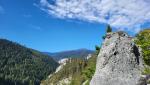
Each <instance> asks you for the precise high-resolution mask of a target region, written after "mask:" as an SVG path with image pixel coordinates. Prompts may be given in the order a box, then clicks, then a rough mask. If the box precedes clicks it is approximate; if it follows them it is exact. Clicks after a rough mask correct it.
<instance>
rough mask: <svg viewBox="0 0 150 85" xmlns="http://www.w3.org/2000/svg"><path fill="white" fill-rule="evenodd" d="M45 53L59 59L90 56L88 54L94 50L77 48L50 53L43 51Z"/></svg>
mask: <svg viewBox="0 0 150 85" xmlns="http://www.w3.org/2000/svg"><path fill="white" fill-rule="evenodd" d="M43 53H44V54H47V55H49V56H51V57H52V58H54V59H55V60H57V61H58V60H60V59H63V58H85V57H87V56H88V54H93V53H94V51H92V50H88V49H77V50H69V51H62V52H56V53H50V52H43Z"/></svg>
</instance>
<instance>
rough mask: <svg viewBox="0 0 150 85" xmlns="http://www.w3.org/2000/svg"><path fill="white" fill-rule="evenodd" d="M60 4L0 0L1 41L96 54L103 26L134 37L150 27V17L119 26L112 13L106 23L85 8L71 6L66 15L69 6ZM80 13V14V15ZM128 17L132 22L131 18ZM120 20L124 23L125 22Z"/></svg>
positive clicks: (50, 49)
mask: <svg viewBox="0 0 150 85" xmlns="http://www.w3.org/2000/svg"><path fill="white" fill-rule="evenodd" d="M60 1H61V0H60ZM66 1H67V0H66ZM75 1H76V0H75ZM105 1H108V0H105ZM112 1H113V0H112ZM129 1H130V0H129ZM140 1H142V0H140ZM69 3H71V2H69ZM72 3H73V2H72ZM59 4H65V3H62V2H58V0H55V1H54V3H51V1H50V0H49V1H47V0H0V37H1V38H6V39H9V40H12V41H15V42H18V43H20V44H22V45H25V46H27V47H29V48H33V49H36V50H39V51H47V52H58V51H63V50H73V49H79V48H87V49H92V50H93V49H94V48H95V45H100V44H101V42H102V39H101V37H102V36H103V35H104V34H105V28H106V24H104V23H107V24H111V25H112V26H113V27H114V28H116V29H114V30H125V31H127V32H128V33H129V34H131V35H133V34H135V31H139V30H141V28H145V27H149V19H150V17H149V15H150V13H149V15H145V17H146V18H144V19H143V20H141V17H137V20H141V22H138V21H135V20H132V19H131V21H130V22H127V20H125V21H124V22H125V24H122V23H120V24H121V25H120V24H118V23H117V22H118V21H114V22H115V23H112V20H113V19H112V18H114V17H112V15H113V14H111V13H109V16H108V15H107V14H106V15H107V16H104V17H105V20H103V19H102V18H101V17H102V16H101V15H102V14H101V15H98V14H95V11H94V15H90V14H91V13H89V12H88V11H84V10H81V8H80V7H82V8H84V6H82V4H81V6H78V7H76V9H74V7H72V5H71V6H70V5H68V6H67V7H69V8H70V9H69V10H67V12H66V11H64V9H62V8H65V6H66V5H65V6H63V5H60V6H59ZM61 6H62V7H61ZM144 6H145V4H144V5H143V7H144ZM59 7H61V8H59ZM89 7H90V6H89ZM91 7H92V6H91ZM118 8H119V7H118ZM133 8H134V7H133ZM77 9H78V10H80V11H79V13H77V11H78V10H77ZM58 10H59V11H58ZM116 10H118V9H116ZM147 10H149V9H145V11H143V13H145V12H147ZM91 11H92V10H91ZM82 12H83V13H82ZM80 13H81V14H80ZM84 13H85V14H86V15H85V14H84ZM92 13H93V12H92ZM98 13H99V11H98ZM100 13H102V12H100ZM87 14H88V15H87ZM139 14H140V13H139ZM122 15H125V14H122ZM141 15H142V14H141ZM126 16H128V17H129V18H130V16H131V15H126ZM122 17H124V16H122ZM128 17H127V18H128ZM97 18H100V20H99V19H97ZM115 19H117V18H115ZM119 20H120V22H123V21H121V20H122V18H119ZM135 22H136V23H135ZM129 23H131V24H129ZM129 26H130V27H129ZM120 27H121V28H122V29H120ZM134 28H136V29H134Z"/></svg>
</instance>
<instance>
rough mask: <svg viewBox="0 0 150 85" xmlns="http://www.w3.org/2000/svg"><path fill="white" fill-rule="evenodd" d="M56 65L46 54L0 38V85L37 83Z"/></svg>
mask: <svg viewBox="0 0 150 85" xmlns="http://www.w3.org/2000/svg"><path fill="white" fill-rule="evenodd" d="M57 66H58V63H57V62H56V61H54V60H53V59H52V58H51V57H49V56H47V55H44V54H42V53H40V52H38V51H35V50H31V49H29V48H26V47H24V46H21V45H19V44H17V43H14V42H11V41H8V40H5V39H0V85H16V84H17V85H39V84H40V81H41V80H42V79H44V78H46V77H47V76H48V75H49V74H50V73H52V72H54V71H55V69H56V67H57Z"/></svg>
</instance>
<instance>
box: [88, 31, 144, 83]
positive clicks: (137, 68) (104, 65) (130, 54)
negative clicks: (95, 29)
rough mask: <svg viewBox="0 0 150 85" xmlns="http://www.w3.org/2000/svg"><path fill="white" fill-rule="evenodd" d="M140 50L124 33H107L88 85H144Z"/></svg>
mask: <svg viewBox="0 0 150 85" xmlns="http://www.w3.org/2000/svg"><path fill="white" fill-rule="evenodd" d="M143 64H144V63H143V60H142V53H141V50H140V49H139V48H138V47H137V46H136V45H135V44H134V42H133V41H132V38H131V37H130V36H129V35H127V34H126V33H124V32H115V33H108V34H107V35H106V38H105V41H104V43H103V46H102V48H101V51H100V53H99V55H98V58H97V64H96V72H95V74H94V76H93V78H92V80H91V82H90V85H145V83H146V81H145V79H144V78H142V73H141V72H142V69H143V67H144V65H143Z"/></svg>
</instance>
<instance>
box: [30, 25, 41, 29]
mask: <svg viewBox="0 0 150 85" xmlns="http://www.w3.org/2000/svg"><path fill="white" fill-rule="evenodd" d="M29 27H30V28H32V29H35V30H42V28H41V27H40V26H37V25H33V24H30V25H29Z"/></svg>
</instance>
